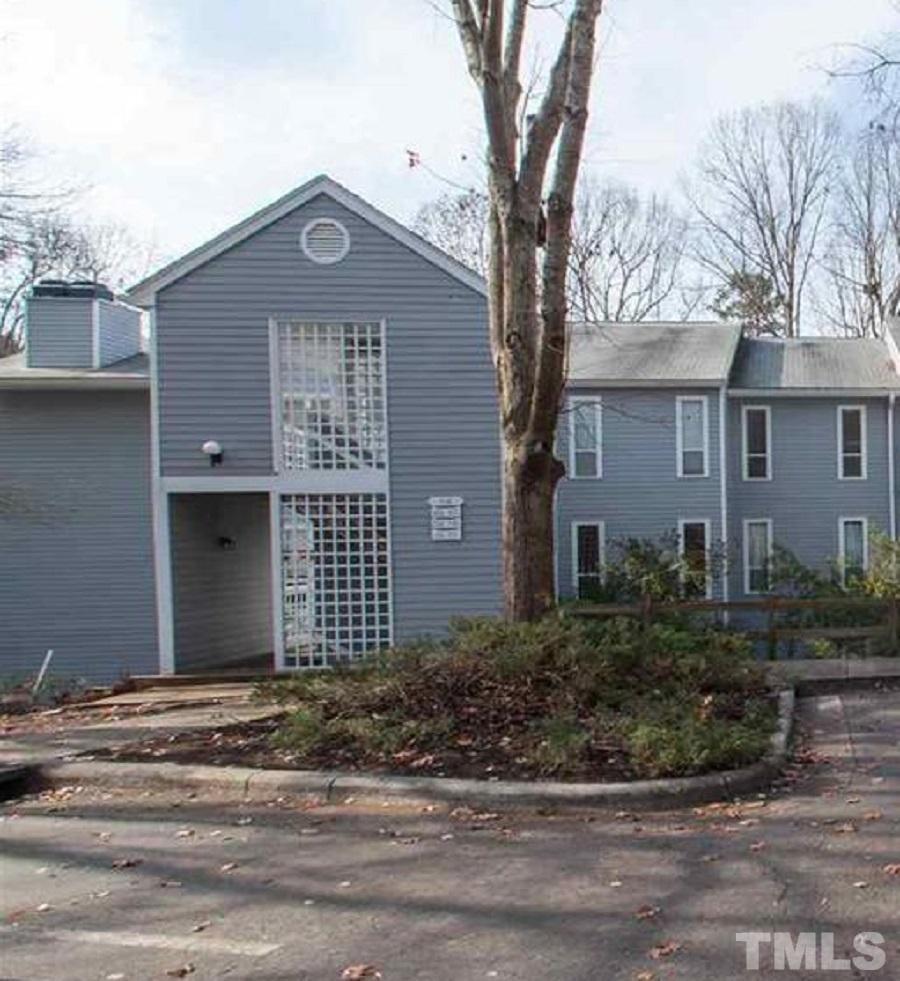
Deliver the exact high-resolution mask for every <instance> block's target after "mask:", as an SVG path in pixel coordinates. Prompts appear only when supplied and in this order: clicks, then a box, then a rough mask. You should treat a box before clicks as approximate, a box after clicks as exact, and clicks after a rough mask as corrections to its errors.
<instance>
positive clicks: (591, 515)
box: [556, 388, 722, 597]
mask: <svg viewBox="0 0 900 981" xmlns="http://www.w3.org/2000/svg"><path fill="white" fill-rule="evenodd" d="M572 394H573V395H574V396H575V397H577V398H581V397H599V398H601V399H602V403H603V416H602V419H603V476H602V478H600V479H592V478H578V479H570V478H568V477H567V478H564V479H563V480H562V481H561V483H560V485H559V488H558V491H557V512H556V529H557V553H556V554H557V590H558V592H559V594H560V596H563V597H568V596H571V595H572V594H573V584H572V547H571V527H572V523H573V522H576V521H578V522H597V521H603V522H604V523H605V527H606V548H607V556H609V550H610V546H611V545H612V543H613V542H614V541H615V540H616V539H623V538H631V537H637V538H654V539H657V538H659V537H660V536H661V535H664V534H666V533H668V532H675V531H677V528H678V522H679V520H680V519H686V520H702V519H706V520H708V521H709V522H710V535H711V539H712V541H711V544H715V543H717V542H719V541H720V540H721V538H722V530H721V487H720V478H719V474H720V470H719V393H718V390H716V389H712V388H711V389H696V390H691V389H675V388H673V389H663V390H659V389H656V390H653V391H647V390H646V389H607V390H605V391H604V390H592V391H588V390H584V389H579V390H578V391H577V392H573V393H572ZM679 395H704V396H706V398H707V404H708V413H709V415H708V420H709V422H708V425H709V460H708V473H709V476H708V477H685V478H679V477H678V476H677V475H676V408H675V407H676V398H677V396H679ZM568 428H569V422H568V413H567V412H566V413H563V415H562V416H561V417H560V425H559V438H558V452H559V453H560V455H561V459H563V460H564V461H565V462H566V466H567V467H568V451H569V446H568V444H569V439H568V436H569V433H568ZM713 588H714V595H715V596H720V595H721V583H718V582H715V583H714V584H713Z"/></svg>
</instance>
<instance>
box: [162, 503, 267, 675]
mask: <svg viewBox="0 0 900 981" xmlns="http://www.w3.org/2000/svg"><path fill="white" fill-rule="evenodd" d="M169 509H170V515H171V525H172V584H173V595H174V605H175V610H174V617H175V670H176V671H179V672H185V671H191V670H197V669H198V668H201V667H206V668H210V667H221V666H224V665H227V664H228V662H229V661H235V660H240V659H242V658H247V657H252V656H254V655H259V654H271V652H272V612H271V611H272V602H271V591H270V583H271V567H270V564H269V563H270V559H269V499H268V496H267V495H265V494H173V495H172V497H171V498H170V504H169ZM220 537H225V538H230V539H232V540H233V541H234V543H235V546H236V547H235V548H234V549H224V548H222V547H221V545H220V544H219V538H220Z"/></svg>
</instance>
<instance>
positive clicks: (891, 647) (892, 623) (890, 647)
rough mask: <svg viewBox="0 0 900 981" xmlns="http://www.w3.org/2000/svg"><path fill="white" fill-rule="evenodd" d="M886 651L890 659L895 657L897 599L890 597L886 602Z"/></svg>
mask: <svg viewBox="0 0 900 981" xmlns="http://www.w3.org/2000/svg"><path fill="white" fill-rule="evenodd" d="M887 620H888V622H887V629H888V638H887V651H888V655H889V656H890V657H896V655H897V630H898V626H900V624H898V610H897V597H896V596H892V597H891V598H890V601H889V602H888V617H887Z"/></svg>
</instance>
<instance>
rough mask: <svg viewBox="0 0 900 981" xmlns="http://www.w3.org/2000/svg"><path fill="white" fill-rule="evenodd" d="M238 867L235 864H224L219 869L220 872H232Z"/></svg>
mask: <svg viewBox="0 0 900 981" xmlns="http://www.w3.org/2000/svg"><path fill="white" fill-rule="evenodd" d="M237 867H238V863H237V862H226V863H225V864H224V865H223V866H222V867H221V868H220V869H219V871H220V872H233V871H234V870H235V869H236V868H237Z"/></svg>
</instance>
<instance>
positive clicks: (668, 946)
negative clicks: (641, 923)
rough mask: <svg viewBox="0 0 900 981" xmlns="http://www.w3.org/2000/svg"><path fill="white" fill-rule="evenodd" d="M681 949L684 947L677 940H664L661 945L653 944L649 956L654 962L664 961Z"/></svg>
mask: <svg viewBox="0 0 900 981" xmlns="http://www.w3.org/2000/svg"><path fill="white" fill-rule="evenodd" d="M683 949H684V945H683V944H680V943H679V942H678V941H677V940H664V941H663V942H662V943H661V944H654V945H653V946H652V947H651V948H650V950H649V956H650V957H652V958H653V960H655V961H660V960H665V958H667V957H671V956H672V955H673V954H677V953H678V951H679V950H683Z"/></svg>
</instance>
